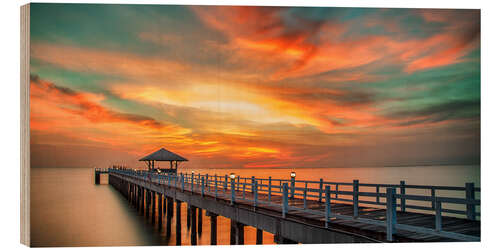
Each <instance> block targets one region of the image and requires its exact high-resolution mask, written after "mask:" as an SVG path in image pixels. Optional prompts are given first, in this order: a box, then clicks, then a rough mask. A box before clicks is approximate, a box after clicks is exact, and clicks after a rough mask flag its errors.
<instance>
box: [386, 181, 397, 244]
mask: <svg viewBox="0 0 500 250" xmlns="http://www.w3.org/2000/svg"><path fill="white" fill-rule="evenodd" d="M386 199H387V201H386V222H387V225H386V230H387V231H386V232H387V240H388V241H392V240H393V238H392V235H393V234H395V233H396V223H397V222H396V189H394V188H392V187H390V188H387V191H386Z"/></svg>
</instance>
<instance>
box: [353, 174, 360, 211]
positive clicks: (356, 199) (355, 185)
mask: <svg viewBox="0 0 500 250" xmlns="http://www.w3.org/2000/svg"><path fill="white" fill-rule="evenodd" d="M358 193H359V180H353V181H352V205H353V210H354V211H353V217H354V218H357V217H358V216H359V195H358Z"/></svg>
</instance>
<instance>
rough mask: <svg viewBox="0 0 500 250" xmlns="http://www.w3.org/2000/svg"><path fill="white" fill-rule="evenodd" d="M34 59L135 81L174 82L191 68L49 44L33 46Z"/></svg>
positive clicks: (115, 53) (165, 61)
mask: <svg viewBox="0 0 500 250" xmlns="http://www.w3.org/2000/svg"><path fill="white" fill-rule="evenodd" d="M31 57H32V58H35V59H39V60H42V61H45V62H47V63H50V64H54V65H57V66H58V67H61V68H63V69H68V70H74V71H79V72H97V73H103V74H108V75H117V76H122V77H123V76H127V77H132V78H141V79H142V80H144V78H147V79H158V78H166V77H168V78H171V77H172V76H171V75H172V74H177V73H178V72H180V71H183V70H186V69H187V68H188V66H187V65H183V64H180V63H178V62H173V61H170V60H168V59H166V58H162V57H159V56H157V57H155V56H150V57H145V56H139V55H136V54H129V53H125V52H113V51H109V50H99V49H89V48H78V47H70V46H65V45H53V44H45V43H33V44H31Z"/></svg>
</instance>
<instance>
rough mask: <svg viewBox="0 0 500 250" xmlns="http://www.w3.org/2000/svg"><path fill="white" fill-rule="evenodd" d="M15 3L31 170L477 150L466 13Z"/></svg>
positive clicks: (390, 159)
mask: <svg viewBox="0 0 500 250" xmlns="http://www.w3.org/2000/svg"><path fill="white" fill-rule="evenodd" d="M31 8H32V13H33V15H32V17H31V22H32V23H31V39H32V44H31V87H30V90H31V99H30V107H31V121H30V126H31V164H32V166H33V167H48V166H56V167H92V166H94V167H107V166H108V165H109V164H113V163H119V164H126V165H129V166H132V167H134V166H140V167H143V165H142V164H141V163H139V162H138V161H137V160H138V159H139V158H140V157H141V156H144V155H146V154H149V153H151V152H153V151H155V150H157V149H159V148H161V147H164V148H166V149H168V150H171V151H173V152H176V153H178V154H180V155H182V156H184V157H186V158H188V159H189V162H188V163H185V164H186V165H189V166H191V167H194V168H256V169H258V168H286V167H339V166H345V167H351V166H352V167H356V166H387V165H391V166H392V165H418V164H478V163H479V159H480V147H479V146H480V52H481V51H480V30H479V29H480V16H479V11H478V10H433V9H364V8H278V7H228V6H226V7H216V6H191V7H190V6H168V5H165V6H148V5H120V6H111V5H91V4H89V5H79V4H71V5H58V4H53V5H50V8H47V5H44V4H36V3H35V4H32V5H31ZM183 164H184V163H183Z"/></svg>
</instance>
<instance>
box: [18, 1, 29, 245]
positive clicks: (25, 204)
mask: <svg viewBox="0 0 500 250" xmlns="http://www.w3.org/2000/svg"><path fill="white" fill-rule="evenodd" d="M20 18H21V20H20V21H21V22H20V24H21V30H20V36H21V37H20V38H21V39H20V42H21V44H20V50H21V51H20V55H21V60H20V64H21V65H20V66H21V69H20V72H21V75H20V80H21V81H20V85H21V86H20V87H21V91H20V94H21V98H20V100H21V131H20V132H21V156H20V159H21V166H20V167H21V171H20V172H21V176H20V178H21V194H20V195H21V197H20V201H21V206H20V209H21V211H20V212H21V218H20V220H21V226H20V229H21V237H20V241H21V243H22V244H24V245H26V246H30V245H31V241H30V231H31V230H30V221H31V220H30V98H29V91H30V87H29V86H30V4H29V3H28V4H25V5H23V6H21V15H20Z"/></svg>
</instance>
